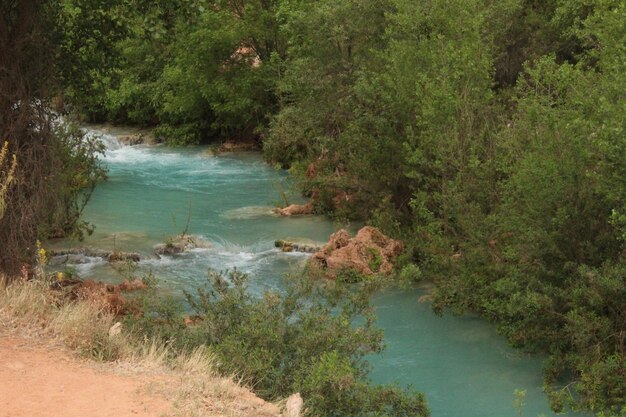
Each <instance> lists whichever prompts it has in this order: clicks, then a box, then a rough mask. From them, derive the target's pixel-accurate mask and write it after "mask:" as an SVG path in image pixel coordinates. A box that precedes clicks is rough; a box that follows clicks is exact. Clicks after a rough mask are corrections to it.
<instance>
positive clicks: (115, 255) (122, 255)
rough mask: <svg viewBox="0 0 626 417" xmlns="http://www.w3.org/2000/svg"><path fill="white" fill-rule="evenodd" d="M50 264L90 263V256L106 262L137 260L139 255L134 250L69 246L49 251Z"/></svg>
mask: <svg viewBox="0 0 626 417" xmlns="http://www.w3.org/2000/svg"><path fill="white" fill-rule="evenodd" d="M50 256H51V257H52V259H51V260H50V264H51V265H60V264H64V263H71V264H84V263H91V261H92V258H102V259H104V260H105V261H108V262H139V261H140V260H141V256H140V255H139V254H138V253H136V252H120V251H108V250H103V249H94V248H71V249H61V250H56V251H50Z"/></svg>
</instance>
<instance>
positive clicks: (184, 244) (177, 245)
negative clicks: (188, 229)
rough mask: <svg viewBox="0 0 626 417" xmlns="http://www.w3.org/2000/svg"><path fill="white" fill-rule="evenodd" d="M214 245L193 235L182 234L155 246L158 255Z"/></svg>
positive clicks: (208, 247)
mask: <svg viewBox="0 0 626 417" xmlns="http://www.w3.org/2000/svg"><path fill="white" fill-rule="evenodd" d="M212 246H213V245H212V244H211V242H207V241H206V240H203V239H201V238H199V237H198V236H193V235H181V236H177V237H176V238H174V239H170V240H168V241H167V242H166V243H161V244H159V245H157V246H156V247H155V248H154V251H155V252H156V254H157V255H177V254H179V253H183V252H185V251H188V250H192V249H210V248H211V247H212Z"/></svg>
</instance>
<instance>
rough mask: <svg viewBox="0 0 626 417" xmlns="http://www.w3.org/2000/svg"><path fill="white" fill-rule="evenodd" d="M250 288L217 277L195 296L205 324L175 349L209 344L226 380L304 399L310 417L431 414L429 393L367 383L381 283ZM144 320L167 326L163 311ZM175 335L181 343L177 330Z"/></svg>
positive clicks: (378, 337) (271, 395)
mask: <svg viewBox="0 0 626 417" xmlns="http://www.w3.org/2000/svg"><path fill="white" fill-rule="evenodd" d="M247 283H248V277H247V276H246V275H245V274H242V273H241V272H239V271H237V270H234V271H231V272H228V273H226V274H221V273H216V272H210V273H209V285H208V286H206V287H203V288H199V289H198V290H197V293H196V294H187V301H188V303H189V304H190V306H191V308H192V309H193V310H194V311H195V313H196V314H197V316H198V317H199V318H200V321H199V323H198V324H197V325H195V326H192V327H189V328H182V329H181V330H180V333H179V334H178V335H177V336H175V339H176V340H178V341H179V342H176V341H174V342H173V343H172V345H177V346H178V347H179V348H181V349H193V348H194V347H197V346H199V345H208V346H209V347H210V348H211V350H212V351H213V352H214V353H215V354H216V355H217V358H218V361H219V363H220V371H221V372H222V373H225V374H237V375H238V376H239V377H240V378H241V379H242V380H243V382H245V383H247V384H249V385H250V386H253V387H254V389H255V392H256V393H257V394H258V395H260V396H262V397H264V398H266V399H269V400H276V399H281V398H285V397H287V396H289V395H291V394H293V393H294V392H301V393H302V395H303V397H304V399H305V408H307V409H308V412H309V413H310V415H315V416H383V415H384V416H409V415H410V416H427V415H428V414H429V412H428V408H427V406H426V401H425V400H424V397H423V396H422V395H421V394H418V393H415V392H413V391H405V390H402V389H399V388H397V387H387V386H385V387H379V386H374V385H372V384H371V383H370V382H369V380H368V379H367V374H368V363H367V361H365V360H364V357H365V355H368V354H371V353H378V352H380V351H381V350H382V332H381V331H380V330H378V329H376V328H375V327H374V321H375V317H374V314H373V313H374V312H373V309H372V307H371V305H370V302H369V300H370V297H371V295H372V293H373V291H375V290H376V289H377V288H378V284H377V282H376V281H375V280H369V281H367V282H362V283H360V284H358V285H348V284H346V283H342V282H339V281H337V282H335V281H328V280H321V279H319V280H317V279H311V277H308V276H304V277H298V278H289V279H288V281H287V285H286V287H287V288H286V292H285V293H284V294H281V293H278V292H272V291H268V292H266V293H265V294H264V295H263V296H262V297H260V298H257V297H255V296H254V295H252V294H250V292H249V291H248V289H247ZM143 314H144V317H142V318H141V319H140V320H139V321H136V322H135V325H139V326H146V325H147V326H152V325H154V323H156V322H167V321H164V320H163V318H162V317H160V316H159V313H158V310H157V309H153V310H152V311H144V313H143ZM179 322H182V320H179ZM167 328H168V331H167V332H166V334H168V337H169V338H170V339H172V340H173V339H174V337H172V334H171V332H170V331H171V329H172V327H171V326H168V327H167ZM152 334H156V332H154V331H152Z"/></svg>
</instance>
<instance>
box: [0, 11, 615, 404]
mask: <svg viewBox="0 0 626 417" xmlns="http://www.w3.org/2000/svg"><path fill="white" fill-rule="evenodd" d="M5 3H6V2H5ZM5 3H3V5H4V4H5ZM18 3H19V4H20V5H19V6H18V5H17V4H18ZM44 3H45V5H48V6H50V5H56V6H59V7H50V8H49V9H46V7H47V6H41V7H42V8H41V10H43V11H42V12H40V13H38V14H37V13H34V14H33V13H32V10H35V8H34V6H33V5H34V2H28V1H26V2H11V1H9V2H8V3H6V4H8V6H6V5H4V6H2V7H3V8H4V9H3V10H2V19H4V21H3V24H2V25H0V44H1V45H2V48H0V53H1V54H2V55H1V56H0V63H5V62H9V63H15V65H16V66H15V67H6V65H5V66H4V67H2V71H4V72H3V73H2V79H1V82H2V88H1V89H0V91H1V93H2V94H1V95H0V100H2V102H0V110H2V111H1V112H0V128H1V129H3V130H4V131H5V134H6V132H8V135H9V137H8V139H9V141H18V140H20V141H21V142H12V143H16V144H17V143H20V144H21V143H24V144H28V147H27V148H28V149H33V150H36V149H39V148H36V147H32V146H33V145H32V144H34V143H40V142H37V138H40V137H41V135H43V134H47V132H48V131H50V129H49V126H51V125H49V124H41V123H39V124H37V123H33V122H32V120H41V119H33V118H32V116H33V114H34V113H37V114H40V112H39V113H38V112H37V111H35V110H36V109H39V110H41V109H42V108H44V107H45V106H44V104H45V103H44V102H37V101H33V100H32V99H33V98H39V97H43V98H45V97H49V96H51V94H50V93H51V92H48V91H44V90H46V87H47V86H49V85H54V84H55V83H53V81H55V80H52V78H55V77H53V75H55V74H56V77H57V78H58V80H59V81H60V83H57V85H61V86H63V87H64V89H63V92H64V97H65V103H62V104H65V108H66V109H74V110H77V111H79V112H81V113H82V115H83V116H85V117H86V118H88V119H90V120H110V121H116V122H124V123H133V124H141V125H150V126H155V127H157V134H158V135H160V136H162V137H164V138H166V139H168V140H169V141H170V142H171V143H176V144H184V143H198V142H201V141H210V140H225V139H245V140H250V139H253V140H259V141H262V142H263V146H264V151H265V155H266V157H267V159H268V160H269V161H270V162H272V163H276V164H278V165H281V166H283V167H287V168H290V170H291V172H292V174H293V176H294V177H295V178H297V179H298V180H299V183H300V186H301V188H302V191H303V192H304V193H305V194H306V195H308V196H311V197H312V199H313V202H314V204H315V206H316V209H317V210H318V211H320V212H327V213H331V214H333V215H336V216H345V217H354V218H361V219H364V220H366V221H369V222H371V223H373V224H375V225H378V226H381V227H382V228H383V229H385V230H386V232H388V233H391V234H393V235H394V236H395V237H399V238H402V239H403V240H404V241H405V242H406V244H407V246H408V248H409V249H408V251H407V255H406V259H405V261H406V269H405V274H404V275H405V276H406V275H411V271H415V270H417V268H415V265H416V264H417V265H419V270H420V271H421V274H419V277H421V278H422V279H429V280H431V281H433V282H434V283H435V284H436V294H435V301H434V307H435V309H437V310H442V309H444V308H452V309H454V310H455V311H457V312H464V311H476V312H479V313H480V314H482V315H483V316H484V317H486V318H487V319H489V320H491V321H493V322H494V323H495V324H496V325H497V326H498V328H499V330H500V331H501V332H502V333H503V334H505V335H506V336H507V337H508V339H509V340H510V342H511V343H512V344H514V345H516V346H519V347H521V348H524V349H527V350H530V351H535V352H543V353H547V354H548V355H549V359H548V360H547V363H546V373H545V376H546V379H545V382H546V389H547V391H548V392H550V395H551V399H552V400H553V405H554V408H555V409H561V408H563V407H565V406H568V405H569V406H573V407H575V408H581V409H586V410H591V411H595V412H599V413H600V412H602V413H605V415H620V413H624V409H625V408H626V403H625V401H626V400H625V399H626V349H625V348H624V346H625V345H624V344H625V340H624V338H625V337H626V336H625V335H626V259H625V252H624V251H625V249H626V247H625V246H624V245H625V244H626V134H625V124H626V111H625V110H626V91H625V90H624V86H625V85H626V4H625V3H624V2H623V1H620V0H593V1H591V0H546V1H534V0H504V1H488V0H469V1H460V0H452V1H450V0H445V1H444V0H421V1H418V2H416V1H409V0H363V1H357V0H346V1H342V2H336V1H329V0H316V1H312V0H232V1H231V0H228V1H227V0H216V1H208V0H176V1H144V0H107V1H104V2H94V1H90V0H63V1H56V2H54V1H52V0H50V1H48V2H44ZM29 4H30V6H28V5H29ZM7 7H8V8H9V9H7ZM28 7H30V9H28ZM5 9H6V10H5ZM20 13H22V14H23V15H20ZM29 13H30V14H29ZM24 16H27V17H28V16H30V17H29V18H28V19H26V18H25V17H24ZM33 16H35V17H34V18H33ZM29 19H30V20H29ZM18 21H19V22H24V24H23V25H16V23H15V22H18ZM59 22H61V24H60V25H58V26H55V25H57V24H58V23H59ZM55 27H57V28H58V27H60V28H61V30H57V29H54V28H55ZM32 28H38V29H37V30H33V29H32ZM16 31H18V32H16ZM42 33H51V34H52V35H48V36H44V37H42ZM20 37H21V38H20ZM13 39H24V42H21V43H19V42H18V43H12V40H13ZM53 44H54V45H58V48H51V45H53ZM50 51H53V53H52V54H51V52H50ZM34 56H37V57H39V58H41V59H39V60H34V59H33V57H34ZM51 62H55V63H56V65H55V66H54V68H56V72H55V73H54V74H51V73H50V72H49V67H50V65H48V64H49V63H51ZM5 68H9V70H7V69H5ZM10 68H20V69H21V72H20V75H19V77H21V78H19V79H20V80H27V81H28V82H24V83H19V82H17V83H16V82H15V78H11V76H13V77H14V74H15V71H16V70H11V69H10ZM11 74H13V75H11ZM51 83H52V84H51ZM20 89H22V90H20ZM24 89H26V90H24ZM61 96H62V95H61ZM25 103H33V105H32V106H30V105H26V104H25ZM17 110H19V111H17ZM23 114H27V115H28V116H25V118H24V117H22V116H21V115H23ZM18 115H20V116H19V117H18ZM7 117H9V119H10V118H13V119H10V120H9V119H8V118H7ZM7 126H8V127H10V128H11V129H13V130H11V129H9V130H7V129H8V127H7ZM12 132H22V133H23V134H24V135H26V136H25V137H28V139H18V136H15V133H12ZM24 132H25V133H24ZM22 133H20V134H22ZM12 135H13V136H12ZM1 139H2V138H1V137H0V140H1ZM59 146H61V145H59ZM15 149H22V145H20V146H17V147H13V148H12V150H11V152H15V153H16V154H17V157H18V161H19V163H20V166H24V167H25V170H24V171H22V172H27V173H28V175H34V173H36V174H37V175H40V176H39V177H37V179H33V180H30V182H28V181H27V182H26V183H28V184H31V185H32V186H34V184H36V186H37V187H40V188H41V187H44V185H43V184H45V181H43V180H42V178H45V179H46V181H50V178H57V177H56V176H54V175H52V174H53V173H54V172H52V171H53V170H54V169H53V167H55V166H58V164H59V163H60V162H58V160H56V159H50V160H47V159H41V160H37V165H35V166H37V167H40V168H39V169H34V168H29V167H33V165H28V164H29V162H28V160H24V161H22V158H21V156H20V152H21V151H20V152H16V151H15ZM24 149H26V148H24ZM33 152H35V151H33ZM37 152H38V151H37ZM47 155H49V154H47ZM22 164H23V165H22ZM81 166H83V165H81ZM41 167H45V170H41ZM89 178H91V177H89ZM16 184H18V185H16V186H15V187H21V185H19V184H22V182H20V181H17V182H16ZM40 192H41V190H39V191H38V190H35V189H33V190H30V191H28V193H27V195H32V194H33V193H34V194H37V193H40ZM70 195H74V194H71V193H70ZM8 201H9V203H8V204H9V206H8V210H9V211H8V212H7V213H8V214H6V215H5V220H4V221H5V223H2V224H8V223H7V222H6V219H7V218H8V216H10V215H11V213H13V214H14V215H15V213H16V211H15V210H12V209H11V204H18V205H21V206H20V207H22V206H25V204H27V202H26V200H24V201H21V202H18V201H17V200H12V199H11V198H10V196H9V200H8ZM12 201H13V202H12ZM46 204H47V203H46ZM29 207H30V206H29ZM37 207H40V206H37ZM17 221H18V220H17V219H11V220H10V222H11V224H13V222H17ZM46 224H47V223H46ZM0 233H4V232H3V231H2V229H1V228H0ZM29 236H30V235H29ZM0 239H2V237H0ZM0 256H3V255H2V254H0ZM416 278H417V277H416ZM223 296H224V297H223V298H224V299H229V297H231V296H232V294H231V295H228V294H223ZM240 301H242V302H244V303H246V302H252V301H250V300H240ZM270 301H271V300H265V301H262V303H265V304H259V305H258V306H257V307H255V308H261V306H263V309H271V308H272V305H271V303H270ZM268 303H269V304H268ZM216 305H222V306H223V304H219V303H218V304H216ZM276 306H283V305H282V304H281V302H278V304H276ZM276 308H278V307H276ZM278 309H279V310H280V309H282V307H280V308H278ZM268 311H269V310H268ZM205 313H206V314H217V313H216V312H215V311H213V312H211V311H206V312H205ZM276 314H278V313H276ZM272 325H274V324H273V323H272ZM218 330H219V329H214V331H216V332H217V331H218ZM248 330H249V329H246V328H243V327H242V328H240V331H242V332H244V333H245V332H246V331H248ZM277 330H278V329H277ZM212 337H220V338H223V339H224V340H229V335H228V333H221V334H218V333H216V334H214V335H213V336H212ZM227 345H228V344H226V345H224V346H227ZM343 359H344V358H342V357H341V356H339V357H338V358H331V357H327V358H325V359H324V360H323V361H322V360H320V363H330V362H332V361H338V362H341V361H342V360H343ZM250 371H251V374H254V370H250ZM320 372H321V371H320ZM563 384H567V386H566V387H565V388H564V389H561V388H560V387H562V386H563Z"/></svg>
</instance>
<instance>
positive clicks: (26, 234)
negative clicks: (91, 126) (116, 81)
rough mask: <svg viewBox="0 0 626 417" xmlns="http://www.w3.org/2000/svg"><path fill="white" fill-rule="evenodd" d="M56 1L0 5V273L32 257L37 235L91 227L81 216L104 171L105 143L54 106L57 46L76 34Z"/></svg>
mask: <svg viewBox="0 0 626 417" xmlns="http://www.w3.org/2000/svg"><path fill="white" fill-rule="evenodd" d="M57 6H58V5H57V4H56V2H53V1H29V0H26V1H7V2H2V4H1V5H0V141H1V142H2V144H3V145H4V142H5V141H6V142H7V143H8V146H7V147H4V146H3V153H4V156H3V158H0V159H4V161H3V162H2V161H0V162H2V164H0V200H1V201H0V206H1V208H2V210H0V214H3V215H2V216H0V242H1V248H2V250H0V272H6V273H9V274H17V273H19V272H20V270H21V267H22V265H23V264H28V263H30V262H31V261H32V260H33V255H34V252H35V242H36V241H37V239H44V238H47V237H51V236H61V235H66V234H69V233H78V234H80V233H83V232H84V231H85V230H87V229H86V226H87V225H86V224H85V223H83V222H81V221H80V220H79V217H80V213H81V211H82V209H83V207H84V204H85V203H86V201H87V199H88V198H89V194H90V191H91V190H92V189H93V187H94V185H95V184H96V183H97V181H98V180H99V179H101V178H102V177H103V176H104V173H103V171H102V169H101V168H100V167H99V165H98V162H97V159H96V157H95V155H96V153H97V152H98V145H97V144H96V143H94V142H93V141H90V140H87V139H85V138H83V135H82V134H81V133H80V132H79V131H78V130H76V129H73V128H71V127H68V126H65V125H62V124H60V123H59V120H58V118H57V116H56V115H55V114H54V113H53V112H52V110H51V107H52V106H51V97H52V96H53V95H54V94H55V93H57V92H58V91H60V90H59V89H60V86H61V84H60V83H59V78H60V74H61V72H62V69H61V66H59V65H57V64H58V62H59V61H58V60H57V53H58V51H59V49H60V47H58V45H60V44H61V43H62V42H64V41H65V40H67V39H69V37H68V36H66V35H65V34H64V33H63V32H61V31H58V29H59V27H60V26H59V24H58V20H59V19H60V16H59V14H58V10H57ZM11 158H15V159H14V161H15V162H10V160H11ZM9 179H11V181H9ZM23 271H24V273H25V272H26V271H27V270H23Z"/></svg>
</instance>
